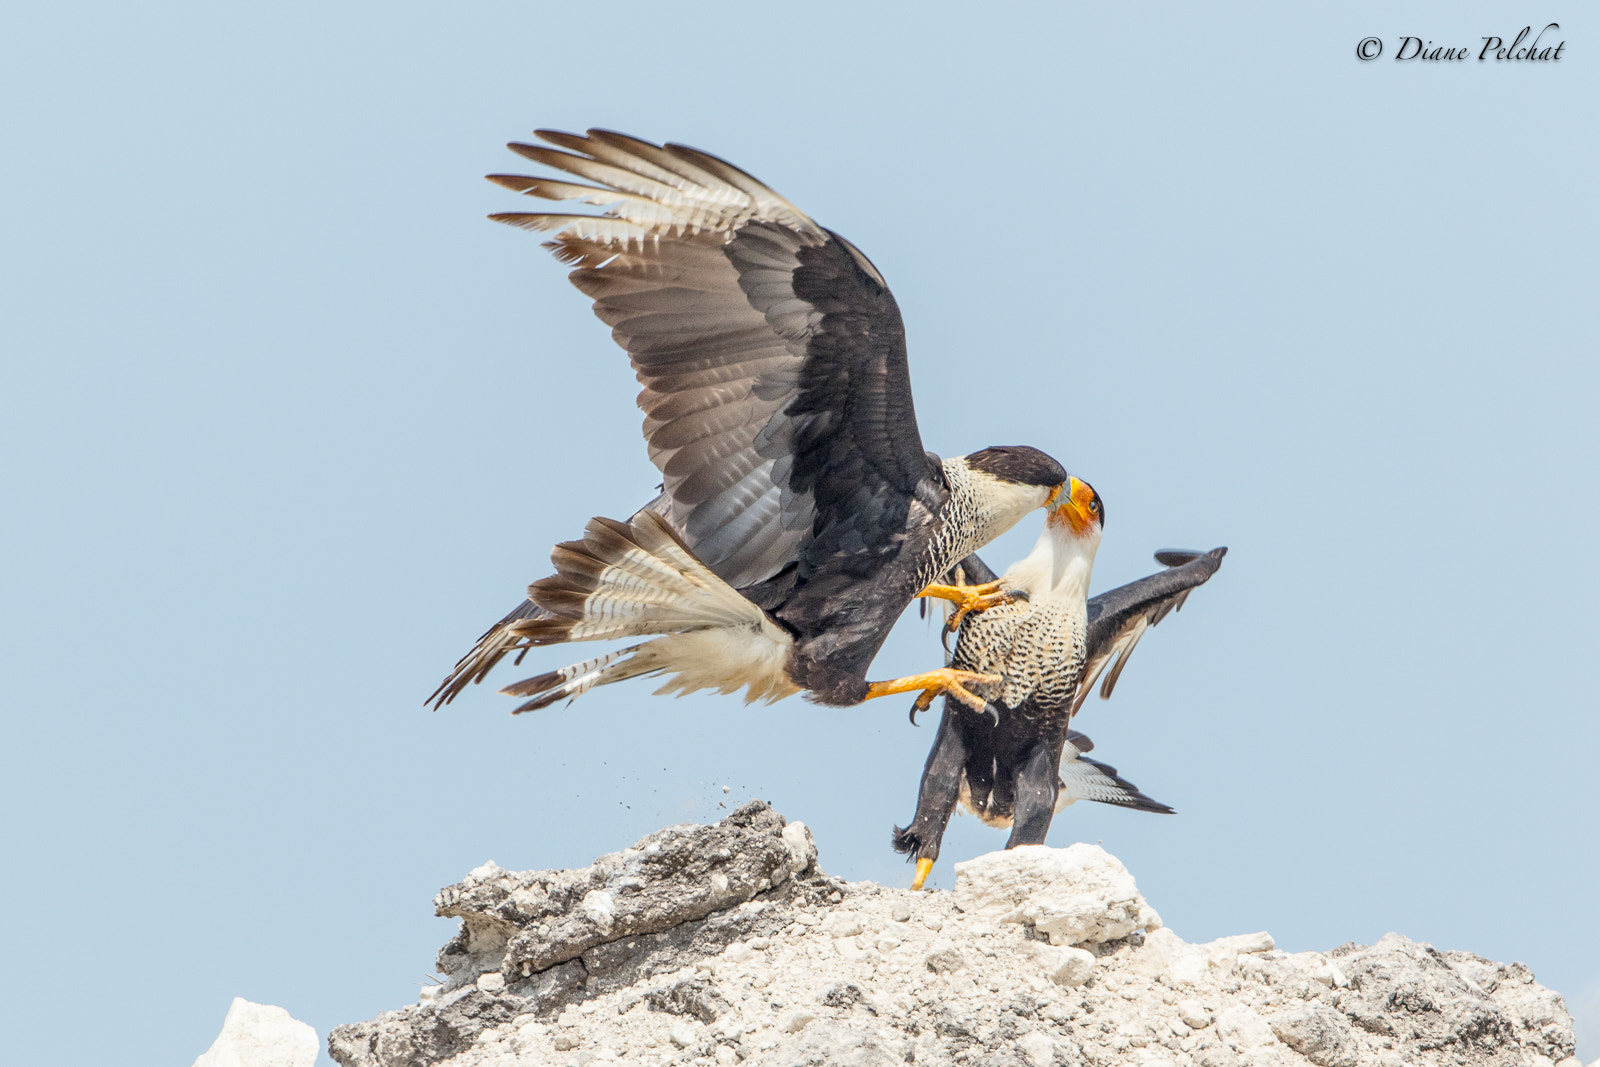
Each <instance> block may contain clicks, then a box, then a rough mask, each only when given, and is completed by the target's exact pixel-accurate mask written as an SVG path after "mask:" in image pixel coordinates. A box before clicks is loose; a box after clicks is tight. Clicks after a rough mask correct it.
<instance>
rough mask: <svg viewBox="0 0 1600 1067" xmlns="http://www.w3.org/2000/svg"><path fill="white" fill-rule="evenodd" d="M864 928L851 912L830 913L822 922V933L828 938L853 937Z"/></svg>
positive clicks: (859, 918) (859, 919)
mask: <svg viewBox="0 0 1600 1067" xmlns="http://www.w3.org/2000/svg"><path fill="white" fill-rule="evenodd" d="M865 929H866V926H865V925H864V924H863V923H862V921H861V916H860V915H857V914H856V913H855V912H853V911H832V912H829V913H828V917H827V918H826V919H823V920H822V932H823V933H825V934H827V935H828V936H829V937H855V936H856V935H857V934H859V933H860V932H861V931H863V930H865Z"/></svg>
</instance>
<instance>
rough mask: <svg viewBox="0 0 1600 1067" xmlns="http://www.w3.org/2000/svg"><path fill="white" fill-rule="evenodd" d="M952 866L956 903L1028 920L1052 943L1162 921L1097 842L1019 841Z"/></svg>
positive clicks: (1098, 938)
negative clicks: (1062, 845)
mask: <svg viewBox="0 0 1600 1067" xmlns="http://www.w3.org/2000/svg"><path fill="white" fill-rule="evenodd" d="M955 870H956V892H955V896H956V906H957V907H959V908H960V909H961V910H962V911H964V912H969V913H972V914H977V915H985V916H988V917H991V918H993V919H995V920H997V921H999V922H1004V923H1022V924H1024V925H1027V926H1032V927H1034V928H1035V929H1037V930H1039V931H1040V932H1041V933H1044V934H1045V935H1047V936H1048V937H1049V938H1050V942H1051V944H1055V945H1082V944H1098V943H1102V942H1106V941H1113V940H1116V939H1118V938H1123V937H1127V936H1128V935H1129V934H1131V933H1133V932H1134V931H1135V930H1156V929H1159V928H1160V926H1161V917H1160V916H1159V915H1157V914H1156V911H1155V909H1154V908H1152V907H1150V905H1149V904H1147V903H1145V900H1144V898H1143V897H1142V896H1140V895H1139V887H1138V886H1137V885H1136V884H1135V883H1134V880H1133V875H1131V874H1129V873H1128V869H1127V868H1126V867H1124V866H1123V865H1122V863H1121V862H1120V861H1119V860H1118V859H1117V858H1116V857H1115V856H1113V855H1111V854H1110V853H1109V852H1107V851H1106V850H1105V849H1103V848H1101V847H1100V846H1098V845H1084V844H1077V845H1072V846H1070V847H1069V848H1050V847H1049V846H1047V845H1024V846H1022V847H1021V848H1014V849H1009V850H1007V851H1004V852H991V853H989V854H987V855H984V856H979V857H978V858H977V859H973V860H968V861H966V862H965V863H958V864H956V865H955Z"/></svg>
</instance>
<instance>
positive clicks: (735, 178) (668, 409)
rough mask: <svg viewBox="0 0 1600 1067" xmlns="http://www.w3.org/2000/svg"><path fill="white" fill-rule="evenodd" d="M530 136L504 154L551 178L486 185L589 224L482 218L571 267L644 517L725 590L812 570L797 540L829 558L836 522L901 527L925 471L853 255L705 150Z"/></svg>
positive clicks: (879, 312) (606, 136)
mask: <svg viewBox="0 0 1600 1067" xmlns="http://www.w3.org/2000/svg"><path fill="white" fill-rule="evenodd" d="M538 136H539V138H540V139H541V140H543V141H545V142H546V145H526V144H513V145H511V146H510V147H511V148H512V150H513V151H515V152H517V153H519V154H520V155H523V156H525V157H527V158H528V159H531V160H533V161H535V162H537V163H540V164H543V165H544V166H547V167H549V168H551V169H552V170H556V171H560V172H562V173H563V174H564V175H565V176H566V177H562V178H552V177H522V176H516V175H504V174H496V175H490V180H491V181H494V182H496V183H498V184H500V185H503V186H505V187H507V188H510V189H514V190H516V191H518V192H521V193H524V194H526V195H529V196H536V197H542V198H545V199H549V200H564V201H579V202H582V203H586V204H590V205H593V206H595V207H598V208H600V209H601V212H602V213H601V214H597V215H587V214H572V213H558V212H548V213H515V214H499V215H493V216H490V217H491V218H493V219H495V220H497V221H499V222H505V223H509V224H511V225H513V226H520V227H522V228H524V229H530V230H536V231H540V232H545V233H550V234H552V235H553V236H552V238H551V240H550V241H549V242H548V247H549V248H551V249H552V251H554V252H555V254H556V256H557V258H559V259H561V260H562V261H563V262H566V263H571V264H573V265H574V266H575V267H576V268H577V269H576V270H574V271H573V272H572V275H571V278H572V282H573V284H574V285H576V286H577V287H578V288H579V289H581V290H582V291H583V292H584V293H586V294H587V295H589V296H590V297H592V298H593V299H594V309H595V314H596V315H598V316H599V317H600V318H601V319H602V320H603V321H604V322H605V323H606V324H607V325H609V326H610V327H611V328H612V336H613V337H614V338H616V341H617V343H618V344H619V345H621V346H622V347H623V349H625V350H626V351H627V353H628V356H629V358H630V359H631V360H632V362H633V367H634V371H635V373H636V374H637V376H638V378H639V383H640V385H641V386H642V387H643V388H642V389H641V391H640V393H639V406H640V407H641V408H642V409H644V413H645V422H644V434H645V439H646V442H647V444H648V447H649V454H650V459H651V461H652V462H654V463H655V464H656V466H657V467H659V468H660V470H661V474H662V482H663V495H664V497H665V506H664V507H663V508H661V509H660V513H661V514H662V515H663V517H665V518H666V519H667V520H668V521H669V522H670V523H672V525H673V526H674V527H675V528H676V529H677V530H678V531H679V533H680V534H681V535H682V536H683V539H684V541H685V543H686V544H688V545H689V546H690V548H692V549H693V550H694V552H695V554H696V555H697V556H698V557H699V558H700V560H701V561H702V562H704V563H705V564H706V565H707V566H708V567H710V568H711V569H712V571H714V572H715V573H716V574H717V575H718V576H719V577H721V578H722V579H723V580H724V581H727V582H728V583H729V584H730V585H733V586H735V587H736V588H742V587H745V586H750V585H754V584H756V583H759V582H762V581H765V580H766V579H769V578H771V577H772V576H773V575H775V574H777V573H778V572H779V571H781V570H782V569H783V568H785V567H787V566H788V565H789V564H791V563H800V564H801V567H802V569H806V568H807V567H808V566H814V565H815V564H816V563H817V562H819V561H815V560H810V559H809V558H808V556H807V550H808V548H811V546H812V545H813V544H814V543H817V542H820V543H818V544H817V547H816V549H815V554H817V555H819V556H821V555H822V554H824V553H828V552H832V551H834V549H836V548H837V545H833V544H832V543H833V542H837V541H840V540H841V538H840V537H839V536H838V534H837V531H838V530H840V529H848V530H851V531H852V532H853V534H854V535H857V536H862V537H864V538H865V539H866V541H867V542H868V543H873V540H874V537H875V533H876V531H875V530H872V529H863V528H862V527H863V525H864V524H866V525H872V524H873V523H874V522H875V521H876V520H875V518H874V517H875V516H878V515H882V516H883V518H882V520H881V523H882V524H883V525H885V526H893V525H894V523H895V516H896V515H898V516H900V518H899V521H900V522H901V523H903V521H904V515H905V513H906V509H907V507H908V504H909V501H910V499H911V496H912V494H913V492H914V490H915V488H916V487H917V485H918V484H919V483H920V482H922V481H924V480H926V479H927V478H929V477H930V476H932V477H937V476H938V473H939V472H938V469H937V468H936V467H934V466H932V465H931V464H930V462H929V460H928V459H927V457H926V455H925V454H924V452H923V449H922V442H921V437H920V435H919V434H918V432H917V424H916V416H915V413H914V411H913V409H912V403H911V388H910V374H909V370H908V368H907V365H906V348H905V330H904V327H903V325H902V323H901V320H900V312H899V309H898V307H897V306H896V305H895V301H894V297H893V296H892V295H890V293H889V289H888V286H887V285H886V284H885V283H884V280H883V277H882V276H881V275H880V274H879V273H878V271H877V270H876V269H875V268H874V267H873V266H872V264H871V263H870V262H868V260H867V259H866V257H865V256H863V255H862V254H861V253H860V252H859V251H857V250H856V249H855V248H854V246H852V245H851V244H850V243H849V242H847V241H845V240H844V239H843V238H841V237H838V236H837V235H835V234H833V233H831V232H829V231H827V230H825V229H823V228H821V227H820V226H818V225H817V224H816V223H814V222H813V221H811V219H809V218H808V217H806V215H804V214H803V213H802V212H800V210H799V209H797V208H796V207H794V205H792V204H790V203H789V202H788V201H787V200H785V199H783V198H782V197H781V196H779V195H778V194H777V193H775V192H773V191H772V190H771V189H769V188H768V187H767V186H765V185H763V184H762V183H761V182H759V181H757V180H756V179H755V178H753V177H751V176H750V175H748V174H746V173H744V172H743V171H741V170H739V169H737V168H736V167H733V166H732V165H730V164H729V163H727V162H725V161H724V160H721V159H718V158H717V157H715V156H712V155H708V154H707V153H705V152H701V151H698V150H696V149H693V148H687V147H685V146H683V145H676V144H668V145H665V146H657V145H653V144H649V143H647V142H645V141H640V140H638V139H636V138H633V137H628V136H624V135H623V134H619V133H614V132H611V131H607V130H590V131H589V132H588V133H587V134H586V135H578V134H570V133H558V132H553V131H546V130H541V131H539V132H538ZM547 145H553V146H555V147H547ZM569 178H573V179H578V180H577V181H572V180H568V179H569ZM885 537H887V533H885Z"/></svg>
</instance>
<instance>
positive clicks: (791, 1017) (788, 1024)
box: [778, 1008, 817, 1034]
mask: <svg viewBox="0 0 1600 1067" xmlns="http://www.w3.org/2000/svg"><path fill="white" fill-rule="evenodd" d="M816 1021H817V1013H816V1012H814V1011H810V1010H808V1009H806V1008H796V1009H795V1010H794V1011H791V1012H789V1013H788V1014H787V1015H785V1016H784V1017H783V1018H782V1019H781V1020H780V1021H779V1023H778V1025H779V1026H781V1027H782V1028H783V1031H784V1033H788V1034H798V1033H799V1032H800V1031H801V1030H804V1029H805V1028H806V1027H808V1026H810V1025H811V1024H812V1023H814V1022H816Z"/></svg>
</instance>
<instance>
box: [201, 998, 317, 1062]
mask: <svg viewBox="0 0 1600 1067" xmlns="http://www.w3.org/2000/svg"><path fill="white" fill-rule="evenodd" d="M318 1048H319V1045H318V1043H317V1032H316V1031H315V1030H313V1029H312V1028H311V1027H310V1026H307V1025H306V1024H305V1023H303V1022H301V1021H300V1020H298V1019H296V1018H294V1017H293V1016H291V1015H290V1014H289V1013H288V1012H287V1011H285V1010H284V1009H282V1008H279V1007H274V1006H273V1005H271V1004H253V1003H251V1002H250V1001H248V1000H245V999H244V998H243V997H234V998H233V1004H232V1005H231V1006H229V1008H228V1014H227V1017H226V1018H224V1019H223V1021H222V1032H221V1033H220V1034H218V1035H217V1039H216V1040H215V1041H214V1042H212V1043H211V1047H210V1048H209V1049H207V1050H206V1052H205V1053H204V1054H203V1055H201V1056H200V1058H199V1059H197V1060H195V1061H194V1067H312V1065H313V1064H314V1063H316V1062H317V1050H318Z"/></svg>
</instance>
